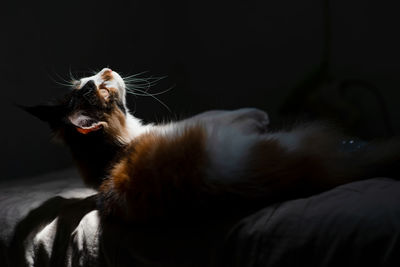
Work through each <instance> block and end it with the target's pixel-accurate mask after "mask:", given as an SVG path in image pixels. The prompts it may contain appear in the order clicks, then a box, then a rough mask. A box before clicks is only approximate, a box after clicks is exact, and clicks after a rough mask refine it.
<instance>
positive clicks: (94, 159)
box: [24, 68, 400, 222]
mask: <svg viewBox="0 0 400 267" xmlns="http://www.w3.org/2000/svg"><path fill="white" fill-rule="evenodd" d="M126 93H127V87H126V84H125V82H124V79H123V78H122V77H121V76H120V75H119V74H118V73H117V72H115V71H112V70H111V69H109V68H104V69H103V70H101V71H100V72H98V73H97V74H95V75H93V76H90V77H85V78H82V79H80V80H79V81H77V82H76V83H75V85H74V88H73V89H72V90H71V91H70V92H68V93H67V94H66V95H65V96H64V97H63V98H62V99H59V100H58V101H56V102H53V103H50V104H45V105H38V106H32V107H24V109H25V110H26V111H28V112H29V113H31V114H33V115H35V116H36V117H38V118H40V119H41V120H43V121H46V122H48V123H49V125H50V127H51V129H52V130H53V132H54V134H55V136H56V137H57V138H59V139H61V140H63V141H64V143H65V144H66V145H67V146H68V147H69V148H70V151H71V153H72V155H73V158H74V159H75V162H76V164H77V166H78V169H79V170H80V173H81V174H82V177H83V180H84V182H85V183H86V184H87V185H89V186H91V187H94V188H96V189H98V191H99V199H100V203H101V212H102V214H103V215H104V216H106V217H107V216H111V217H118V218H121V219H123V220H124V221H128V222H145V221H151V220H156V219H162V218H168V217H173V216H175V215H176V214H181V213H182V212H183V213H185V212H186V211H188V210H196V209H205V210H207V209H211V208H213V207H227V206H231V207H232V206H233V208H235V207H234V206H235V205H240V203H253V204H254V203H257V204H260V203H261V205H266V204H268V203H272V202H274V201H280V200H285V199H291V198H295V197H301V196H308V195H311V194H315V193H318V192H321V191H324V190H327V189H330V188H333V187H335V186H338V185H341V184H345V183H349V182H352V181H356V180H361V179H367V178H371V177H375V176H384V175H386V176H393V177H398V173H399V172H398V168H397V166H396V165H397V164H398V163H399V160H400V150H399V147H400V142H399V141H398V140H397V139H392V140H390V141H381V142H375V143H370V144H367V145H365V146H364V147H363V148H360V149H358V150H356V151H344V150H342V149H340V143H341V142H342V141H343V140H345V139H346V137H345V136H344V135H342V134H341V133H339V132H338V131H337V130H336V129H335V128H334V127H331V126H329V124H326V123H303V124H299V125H296V126H294V127H293V128H292V129H290V130H282V131H271V130H269V128H268V127H269V117H268V114H267V113H266V112H264V111H261V110H259V109H255V108H243V109H239V110H234V111H223V110H219V111H218V110H217V111H209V112H205V113H202V114H199V115H197V116H194V117H192V118H189V119H185V120H182V121H176V122H170V123H165V124H159V125H156V124H146V125H145V124H143V123H142V122H141V120H140V119H138V118H136V117H134V116H133V115H132V114H131V113H130V111H129V109H128V107H127V103H126ZM221 203H223V204H221ZM224 205H225V206H224Z"/></svg>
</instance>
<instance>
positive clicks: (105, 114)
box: [25, 68, 129, 143]
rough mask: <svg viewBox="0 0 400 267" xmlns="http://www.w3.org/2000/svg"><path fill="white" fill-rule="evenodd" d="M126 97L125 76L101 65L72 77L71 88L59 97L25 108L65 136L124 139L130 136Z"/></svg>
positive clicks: (123, 140)
mask: <svg viewBox="0 0 400 267" xmlns="http://www.w3.org/2000/svg"><path fill="white" fill-rule="evenodd" d="M125 97H126V85H125V83H124V80H123V79H122V78H121V76H120V75H119V74H118V73H117V72H115V71H112V70H110V69H108V68H104V69H103V70H101V71H100V72H98V73H97V74H95V75H93V76H90V77H85V78H82V79H80V80H77V81H74V83H73V88H72V90H71V91H70V92H68V93H67V94H66V95H65V96H64V97H63V98H62V99H60V100H57V101H55V102H53V103H50V104H46V105H38V106H33V107H25V110H27V111H28V112H29V113H31V114H33V115H35V116H36V117H38V118H40V119H41V120H43V121H46V122H48V123H49V125H50V127H51V128H52V129H53V131H54V132H55V133H56V135H59V136H60V137H62V138H64V139H66V138H79V137H81V138H87V137H84V136H96V135H107V136H109V137H112V139H113V140H115V141H118V142H120V143H124V142H127V141H128V140H129V132H128V129H127V125H126V123H127V116H128V110H127V107H126V100H125Z"/></svg>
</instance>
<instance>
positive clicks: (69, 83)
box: [48, 72, 73, 88]
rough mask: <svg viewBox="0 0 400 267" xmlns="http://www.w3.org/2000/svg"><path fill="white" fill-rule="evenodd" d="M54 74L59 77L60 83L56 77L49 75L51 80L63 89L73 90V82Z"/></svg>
mask: <svg viewBox="0 0 400 267" xmlns="http://www.w3.org/2000/svg"><path fill="white" fill-rule="evenodd" d="M54 74H55V75H56V76H57V78H58V79H59V80H60V81H57V80H56V79H55V78H54V77H52V76H51V75H50V74H48V76H49V78H50V79H51V80H52V81H53V82H54V83H55V84H57V85H60V86H61V87H68V88H71V87H72V86H73V83H72V81H68V80H66V79H65V78H63V77H61V76H60V75H59V74H58V73H57V72H54Z"/></svg>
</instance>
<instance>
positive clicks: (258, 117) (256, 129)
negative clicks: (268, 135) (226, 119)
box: [232, 108, 269, 133]
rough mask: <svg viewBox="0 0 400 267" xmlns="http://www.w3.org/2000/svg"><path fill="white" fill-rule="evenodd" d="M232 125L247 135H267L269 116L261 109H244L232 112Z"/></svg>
mask: <svg viewBox="0 0 400 267" xmlns="http://www.w3.org/2000/svg"><path fill="white" fill-rule="evenodd" d="M232 113H233V114H232V123H233V124H237V125H238V126H239V127H240V128H241V130H242V131H243V132H245V133H265V132H266V131H268V125H269V116H268V114H267V113H266V112H265V111H263V110H260V109H256V108H242V109H238V110H235V111H232Z"/></svg>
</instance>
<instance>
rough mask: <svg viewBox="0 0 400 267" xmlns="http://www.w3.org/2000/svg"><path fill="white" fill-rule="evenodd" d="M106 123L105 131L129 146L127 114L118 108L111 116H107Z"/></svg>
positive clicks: (113, 110) (114, 109) (115, 108)
mask: <svg viewBox="0 0 400 267" xmlns="http://www.w3.org/2000/svg"><path fill="white" fill-rule="evenodd" d="M105 118H106V123H105V124H104V128H105V131H106V132H107V133H108V134H109V135H111V136H114V137H116V138H117V139H118V141H119V142H121V143H122V144H127V143H128V142H129V141H130V140H129V133H128V130H127V129H126V120H125V114H124V113H123V112H122V111H121V110H120V109H119V108H117V107H115V104H114V108H113V109H112V111H111V113H110V114H106V115H105Z"/></svg>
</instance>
